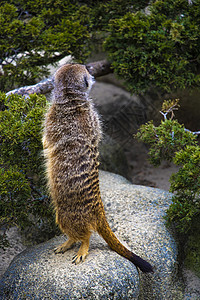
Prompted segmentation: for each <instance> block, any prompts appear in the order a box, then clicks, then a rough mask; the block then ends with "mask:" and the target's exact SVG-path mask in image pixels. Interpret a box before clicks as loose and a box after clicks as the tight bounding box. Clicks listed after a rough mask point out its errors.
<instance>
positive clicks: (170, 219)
mask: <svg viewBox="0 0 200 300" xmlns="http://www.w3.org/2000/svg"><path fill="white" fill-rule="evenodd" d="M177 108H178V101H177V100H171V101H165V102H164V103H163V107H162V111H161V113H162V114H163V115H164V120H163V121H161V123H160V125H159V126H154V124H153V122H152V121H151V122H148V123H147V124H144V125H142V126H141V128H140V130H139V132H138V133H137V135H136V137H137V138H138V139H139V140H141V141H143V142H145V143H147V144H148V145H149V146H150V149H149V160H150V162H151V163H152V164H154V165H155V166H158V165H159V164H160V163H161V161H162V160H168V161H173V162H174V163H175V164H176V165H178V166H179V170H178V172H177V173H175V174H173V175H172V176H171V178H170V183H171V187H170V191H171V192H173V196H172V204H171V205H170V207H169V209H168V211H167V215H166V220H167V224H174V225H175V227H176V228H177V230H178V232H180V233H184V234H188V233H189V232H191V231H192V227H193V225H194V224H195V223H196V222H197V221H198V222H199V221H200V147H199V145H198V141H197V135H196V134H194V133H192V132H190V131H188V130H186V129H185V128H184V126H183V125H181V124H179V122H178V121H177V120H175V119H174V110H176V109H177ZM169 115H170V118H169V119H168V116H169Z"/></svg>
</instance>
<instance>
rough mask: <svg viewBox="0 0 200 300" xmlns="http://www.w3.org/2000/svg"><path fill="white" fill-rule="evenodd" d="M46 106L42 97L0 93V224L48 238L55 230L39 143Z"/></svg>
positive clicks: (40, 144)
mask: <svg viewBox="0 0 200 300" xmlns="http://www.w3.org/2000/svg"><path fill="white" fill-rule="evenodd" d="M46 106H47V101H46V98H45V96H38V95H36V94H34V95H30V97H29V98H27V99H25V98H24V97H21V96H19V95H14V94H12V95H10V96H9V97H7V96H6V95H5V94H4V93H0V153H1V156H0V207H1V213H0V224H1V225H2V224H4V225H6V226H11V225H17V226H19V227H20V228H21V229H26V228H28V227H30V226H31V225H33V226H35V228H36V227H37V228H38V231H43V230H48V232H49V233H50V234H51V232H52V231H54V229H55V228H54V225H53V224H54V221H53V218H52V216H53V214H52V208H51V206H50V202H49V197H48V196H47V195H48V193H47V191H46V189H45V174H44V162H43V155H42V142H41V140H42V122H43V117H44V113H45V111H46ZM45 227H48V229H47V228H46V229H45ZM35 230H36V229H35ZM2 239H3V237H1V241H2ZM4 241H5V240H4Z"/></svg>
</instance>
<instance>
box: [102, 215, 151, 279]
mask: <svg viewBox="0 0 200 300" xmlns="http://www.w3.org/2000/svg"><path fill="white" fill-rule="evenodd" d="M97 232H98V233H99V234H100V235H101V236H102V237H103V239H104V240H105V241H106V243H107V244H108V245H109V246H110V248H111V249H112V250H114V251H115V252H117V253H118V254H119V255H121V256H123V257H125V258H127V259H128V260H130V261H131V262H132V263H133V264H134V265H135V266H136V267H138V268H139V269H140V270H141V271H142V272H144V273H150V272H154V271H153V268H152V266H151V265H150V264H149V263H148V262H147V261H145V260H144V259H142V258H141V257H139V256H137V255H136V254H134V253H133V252H131V251H129V250H128V249H127V248H126V247H124V246H123V245H122V244H121V243H120V241H119V240H118V239H117V237H116V236H115V234H114V233H113V232H112V230H111V228H110V226H109V224H108V222H107V221H106V220H105V221H104V222H103V223H102V224H101V225H99V226H98V229H97Z"/></svg>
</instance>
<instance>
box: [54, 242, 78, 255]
mask: <svg viewBox="0 0 200 300" xmlns="http://www.w3.org/2000/svg"><path fill="white" fill-rule="evenodd" d="M74 243H75V240H73V239H71V238H69V239H68V240H67V241H66V242H65V243H63V244H62V245H60V246H59V247H57V248H55V249H54V252H55V254H58V253H64V252H66V251H67V250H69V249H70V248H71V247H72V246H73V244H74Z"/></svg>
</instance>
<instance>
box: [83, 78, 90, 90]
mask: <svg viewBox="0 0 200 300" xmlns="http://www.w3.org/2000/svg"><path fill="white" fill-rule="evenodd" d="M84 82H85V86H86V88H88V87H89V83H88V79H87V76H86V75H85V76H84Z"/></svg>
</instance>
